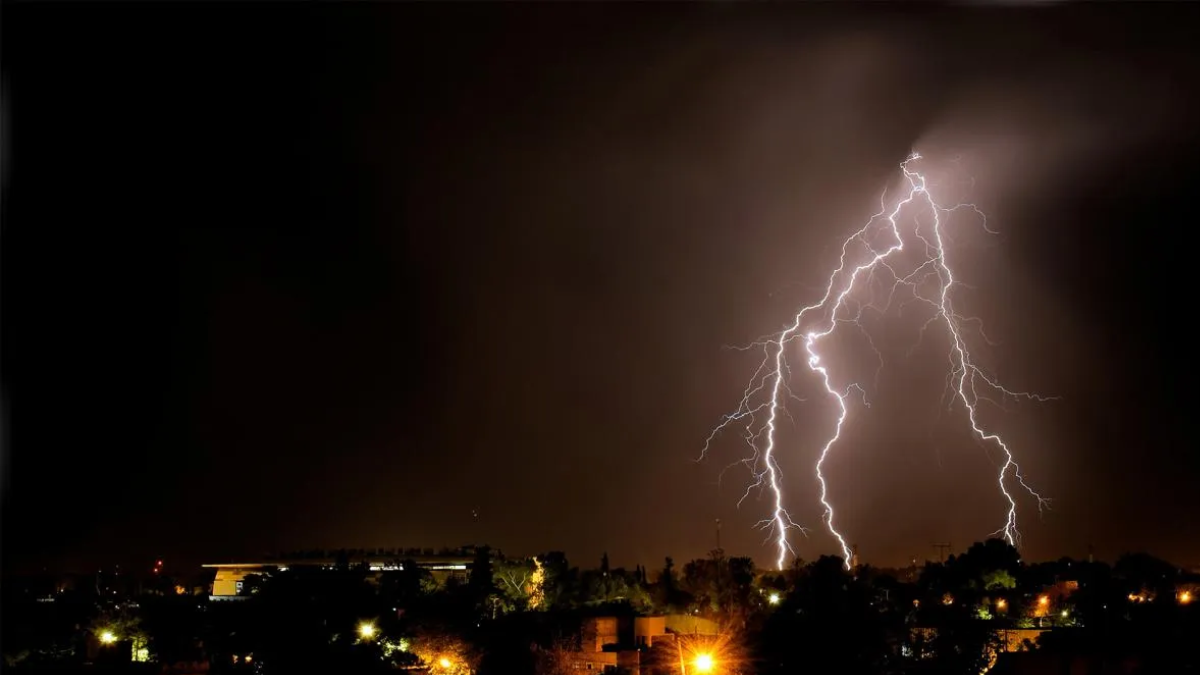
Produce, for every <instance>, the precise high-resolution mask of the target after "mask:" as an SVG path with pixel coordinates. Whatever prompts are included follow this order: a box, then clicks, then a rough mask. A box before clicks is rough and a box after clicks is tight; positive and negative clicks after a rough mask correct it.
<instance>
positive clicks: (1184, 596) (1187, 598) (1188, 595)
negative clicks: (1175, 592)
mask: <svg viewBox="0 0 1200 675" xmlns="http://www.w3.org/2000/svg"><path fill="white" fill-rule="evenodd" d="M1191 601H1192V592H1191V591H1184V592H1182V593H1180V594H1179V604H1181V605H1186V604H1188V603H1189V602H1191Z"/></svg>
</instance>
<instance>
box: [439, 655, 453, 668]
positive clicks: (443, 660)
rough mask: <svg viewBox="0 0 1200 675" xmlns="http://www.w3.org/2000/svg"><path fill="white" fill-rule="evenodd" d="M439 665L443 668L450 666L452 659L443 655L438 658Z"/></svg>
mask: <svg viewBox="0 0 1200 675" xmlns="http://www.w3.org/2000/svg"><path fill="white" fill-rule="evenodd" d="M438 665H439V666H441V667H443V668H449V667H450V666H451V663H450V659H448V658H446V657H444V656H443V657H442V658H440V659H438Z"/></svg>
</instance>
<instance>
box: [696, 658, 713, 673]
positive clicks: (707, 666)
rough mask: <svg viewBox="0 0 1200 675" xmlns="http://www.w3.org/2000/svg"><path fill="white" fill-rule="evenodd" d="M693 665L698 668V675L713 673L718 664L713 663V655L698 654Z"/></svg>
mask: <svg viewBox="0 0 1200 675" xmlns="http://www.w3.org/2000/svg"><path fill="white" fill-rule="evenodd" d="M692 665H694V666H695V667H696V672H697V673H711V672H713V668H714V667H715V665H716V664H715V663H713V657H712V654H698V655H697V656H696V659H695V660H694V661H693V662H692Z"/></svg>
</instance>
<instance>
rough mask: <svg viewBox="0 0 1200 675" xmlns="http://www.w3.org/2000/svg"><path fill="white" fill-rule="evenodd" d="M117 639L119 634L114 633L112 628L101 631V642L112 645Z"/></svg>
mask: <svg viewBox="0 0 1200 675" xmlns="http://www.w3.org/2000/svg"><path fill="white" fill-rule="evenodd" d="M116 641H117V635H116V633H113V632H112V631H111V630H106V631H104V632H103V633H100V643H101V644H106V645H111V644H112V643H114V642H116Z"/></svg>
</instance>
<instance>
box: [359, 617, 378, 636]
mask: <svg viewBox="0 0 1200 675" xmlns="http://www.w3.org/2000/svg"><path fill="white" fill-rule="evenodd" d="M358 636H359V637H360V638H362V639H364V640H370V639H371V638H373V637H375V624H373V623H368V622H366V621H364V622H362V623H360V624H358Z"/></svg>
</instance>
